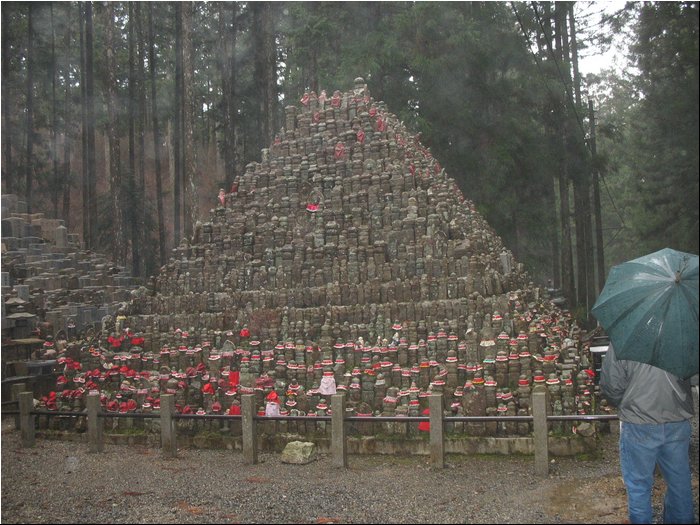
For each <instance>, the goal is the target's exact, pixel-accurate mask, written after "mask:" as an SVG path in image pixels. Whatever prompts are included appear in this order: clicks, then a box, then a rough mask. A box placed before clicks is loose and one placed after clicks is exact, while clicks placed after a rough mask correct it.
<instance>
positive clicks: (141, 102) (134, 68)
mask: <svg viewBox="0 0 700 525" xmlns="http://www.w3.org/2000/svg"><path fill="white" fill-rule="evenodd" d="M575 4H576V3H575V2H528V3H525V2H444V3H442V2H3V3H2V152H1V158H2V192H3V193H16V194H18V195H20V197H21V198H23V199H24V200H26V203H27V208H28V210H29V211H30V212H36V211H41V212H43V213H45V214H46V215H47V216H49V217H56V218H61V219H63V220H64V221H65V223H66V225H67V226H68V228H69V229H70V230H71V231H73V232H76V233H79V234H80V235H81V238H82V240H83V244H84V246H85V247H86V248H88V249H91V250H97V251H102V252H105V253H108V254H110V255H111V256H112V258H113V259H114V260H115V261H116V262H117V263H119V264H123V265H125V266H127V267H128V268H129V269H130V271H131V273H132V274H133V275H136V276H142V277H147V276H149V275H152V274H154V273H156V272H157V271H158V268H159V266H160V265H162V264H164V263H165V262H167V258H168V257H169V253H170V250H171V249H172V248H173V247H174V246H176V245H178V244H179V243H180V241H181V240H182V239H183V238H184V237H187V236H189V235H190V234H191V232H192V231H193V225H194V224H195V223H196V221H197V220H199V219H203V218H205V217H206V216H207V215H208V213H209V209H210V208H212V207H213V206H214V203H215V199H216V194H217V191H218V188H226V189H228V188H230V187H231V184H232V182H233V180H234V177H236V175H237V174H239V173H241V172H242V171H243V170H244V168H245V165H246V164H247V163H249V162H251V161H259V160H260V149H261V148H263V147H267V146H268V145H269V144H270V143H271V142H272V140H273V139H274V136H275V135H276V134H277V133H278V132H279V129H280V126H281V125H282V124H281V123H282V122H283V118H282V115H283V114H284V113H283V110H284V107H285V106H286V105H290V104H297V103H298V101H299V99H300V97H301V96H302V95H303V94H304V92H305V91H310V90H314V91H316V92H317V93H320V90H321V89H326V90H327V91H329V92H332V91H333V90H335V89H340V90H343V91H345V90H348V89H349V88H350V87H351V86H352V82H353V79H354V78H355V77H358V76H361V77H363V78H364V79H365V80H366V82H367V84H368V87H369V89H370V92H371V94H372V96H373V97H374V99H375V100H383V101H384V102H386V103H387V106H388V108H389V110H390V111H391V112H393V113H395V114H396V115H397V116H398V117H399V118H400V119H401V120H403V121H404V123H406V125H407V126H408V127H409V128H410V129H412V130H414V132H416V133H420V134H421V140H422V142H423V144H424V145H425V146H428V147H429V148H430V149H431V151H432V152H433V154H434V156H435V157H436V158H438V159H439V160H440V162H441V164H442V165H443V166H444V167H445V169H446V171H447V173H448V174H449V175H450V176H451V177H453V178H454V179H455V180H456V181H457V182H458V184H459V185H460V187H461V189H462V191H463V192H464V194H465V195H466V196H467V197H468V198H469V199H471V200H472V201H474V202H475V203H476V205H477V208H478V210H479V212H480V213H481V214H482V215H484V216H485V217H486V219H487V220H488V222H489V223H490V224H491V226H493V227H494V229H495V230H496V231H497V233H498V234H499V235H500V236H501V237H502V238H503V240H504V242H505V244H506V245H507V246H508V247H509V248H510V249H511V250H512V251H513V253H514V255H515V256H516V258H517V259H518V260H519V261H520V262H523V263H525V265H526V267H527V268H528V270H529V271H530V273H531V275H532V276H533V277H534V278H536V279H538V280H539V281H540V283H541V284H544V283H545V282H546V281H547V279H549V278H551V279H552V280H553V284H554V285H555V286H557V287H560V288H561V289H562V290H563V291H564V293H565V295H566V297H567V298H568V299H569V301H570V304H571V305H572V306H573V307H575V308H578V310H579V313H581V312H582V311H583V312H585V311H588V310H589V309H590V307H591V306H592V304H593V301H594V300H595V297H596V296H597V294H598V292H599V291H600V289H601V287H602V283H603V282H604V280H605V276H606V275H607V270H608V269H609V267H610V265H612V264H617V263H619V262H621V261H623V260H626V259H629V258H632V257H634V256H639V255H643V254H644V253H647V252H650V251H654V250H657V249H660V248H663V247H666V246H668V247H672V248H675V249H678V250H682V251H687V252H692V253H698V142H699V140H698V139H699V137H698V99H699V96H698V95H699V94H698V3H697V2H644V3H641V2H640V3H629V4H628V5H627V6H626V7H625V8H624V9H622V10H621V11H620V12H618V13H616V14H615V15H614V16H610V17H607V18H604V19H603V23H599V24H597V25H596V24H594V23H593V22H592V19H590V20H589V19H588V18H587V17H586V16H583V15H580V14H579V11H578V10H577V9H576V5H575ZM621 32H622V33H625V32H626V33H627V39H628V42H629V43H630V47H629V53H630V56H629V58H630V63H631V65H633V66H634V67H631V68H629V70H628V71H626V72H624V73H614V72H612V71H608V72H606V74H604V75H601V76H593V75H589V76H588V77H586V78H583V77H582V75H581V74H580V72H579V57H580V56H581V53H583V52H585V53H587V54H591V53H594V52H596V50H597V49H598V48H600V49H601V50H602V46H605V45H606V42H607V41H609V40H610V37H611V35H612V34H614V33H621ZM593 93H595V97H593Z"/></svg>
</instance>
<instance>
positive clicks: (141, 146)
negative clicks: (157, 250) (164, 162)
mask: <svg viewBox="0 0 700 525" xmlns="http://www.w3.org/2000/svg"><path fill="white" fill-rule="evenodd" d="M135 4H136V6H135V10H134V14H135V19H136V42H137V44H138V57H137V58H138V64H137V68H136V83H137V86H138V115H137V117H138V118H137V121H136V146H137V151H138V164H137V172H138V176H137V177H136V186H137V188H136V191H137V195H136V198H137V199H138V200H139V208H138V211H139V213H138V215H137V221H138V228H137V230H138V231H137V237H138V239H137V241H138V246H139V250H142V249H144V248H145V247H146V202H148V201H147V200H146V137H145V134H146V73H145V69H144V68H145V65H144V64H145V60H146V50H145V46H146V41H145V39H144V37H143V14H142V12H141V5H142V4H141V2H135ZM148 255H151V257H148V259H149V260H150V264H149V265H147V264H146V263H147V262H148V261H147V260H146V257H147V256H148ZM152 259H153V257H152V252H151V251H150V250H149V251H148V252H144V257H143V258H142V260H141V268H140V271H141V273H140V274H139V275H148V272H146V271H145V269H146V268H147V267H148V266H150V267H152V266H153V264H152Z"/></svg>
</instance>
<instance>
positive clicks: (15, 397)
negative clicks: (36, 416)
mask: <svg viewBox="0 0 700 525" xmlns="http://www.w3.org/2000/svg"><path fill="white" fill-rule="evenodd" d="M25 387H26V385H25V384H24V383H15V384H14V385H12V391H11V392H10V394H11V397H10V399H12V401H17V403H18V409H19V393H20V392H24V389H25ZM19 429H20V417H19V414H17V415H16V416H15V430H19Z"/></svg>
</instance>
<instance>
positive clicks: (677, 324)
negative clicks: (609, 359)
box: [591, 248, 698, 379]
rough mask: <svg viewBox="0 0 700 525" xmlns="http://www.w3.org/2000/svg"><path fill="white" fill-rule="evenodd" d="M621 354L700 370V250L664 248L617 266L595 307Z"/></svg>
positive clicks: (674, 368)
mask: <svg viewBox="0 0 700 525" xmlns="http://www.w3.org/2000/svg"><path fill="white" fill-rule="evenodd" d="M591 312H592V313H593V315H594V316H595V317H596V319H598V321H599V322H600V324H601V326H602V327H603V328H604V329H605V331H606V332H607V334H608V335H609V336H610V341H611V343H612V345H613V347H614V348H615V356H616V357H617V358H618V359H627V360H632V361H640V362H642V363H648V364H650V365H654V366H656V367H658V368H662V369H664V370H667V371H668V372H671V373H672V374H674V375H676V376H678V377H681V378H683V379H685V378H688V377H690V376H692V375H694V374H697V373H698V256H697V255H693V254H690V253H684V252H679V251H676V250H671V249H669V248H664V249H663V250H659V251H658V252H654V253H651V254H649V255H645V256H643V257H639V258H638V259H634V260H631V261H627V262H624V263H622V264H619V265H617V266H614V267H613V268H612V270H610V274H609V275H608V279H607V281H606V282H605V286H604V287H603V291H602V292H601V293H600V297H598V300H597V301H596V303H595V305H593V309H592V310H591Z"/></svg>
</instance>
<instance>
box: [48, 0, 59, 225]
mask: <svg viewBox="0 0 700 525" xmlns="http://www.w3.org/2000/svg"><path fill="white" fill-rule="evenodd" d="M53 6H54V5H53V3H51V4H49V13H50V18H51V158H52V160H53V163H52V168H53V185H52V186H53V188H52V189H51V204H52V205H53V217H54V219H58V196H59V192H60V189H61V172H60V171H59V169H58V110H57V106H58V98H57V97H56V26H55V24H54V17H53Z"/></svg>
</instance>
